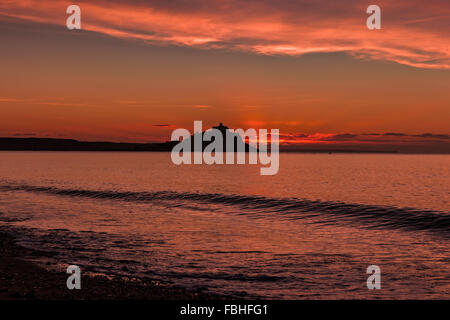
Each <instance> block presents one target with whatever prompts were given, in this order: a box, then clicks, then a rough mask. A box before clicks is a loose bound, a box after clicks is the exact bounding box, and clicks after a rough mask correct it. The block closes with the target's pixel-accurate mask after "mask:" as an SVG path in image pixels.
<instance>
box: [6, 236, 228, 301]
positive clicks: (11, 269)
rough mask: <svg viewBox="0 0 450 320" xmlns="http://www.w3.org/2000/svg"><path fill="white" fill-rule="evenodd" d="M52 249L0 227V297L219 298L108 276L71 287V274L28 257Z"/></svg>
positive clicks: (28, 298) (88, 278) (78, 298)
mask: <svg viewBox="0 0 450 320" xmlns="http://www.w3.org/2000/svg"><path fill="white" fill-rule="evenodd" d="M49 255H51V253H48V252H44V251H38V250H32V249H28V248H24V247H22V246H19V245H17V244H16V242H15V239H14V237H13V236H12V235H11V234H9V233H8V232H7V231H5V230H4V229H1V228H0V300H35V299H38V300H124V299H134V300H212V299H214V300H217V299H221V298H222V299H223V297H220V296H219V295H213V294H210V293H207V292H204V291H199V290H188V289H185V288H181V287H175V286H168V285H162V284H159V283H157V282H145V281H140V280H137V279H128V280H126V279H123V278H118V277H113V278H110V277H106V276H83V277H82V288H81V290H75V289H74V290H69V289H67V287H66V280H67V277H68V276H69V275H67V274H65V273H57V272H53V271H48V270H46V269H45V268H42V267H40V266H38V265H37V264H34V263H32V262H30V261H29V260H28V259H36V258H38V259H39V258H45V257H48V256H49Z"/></svg>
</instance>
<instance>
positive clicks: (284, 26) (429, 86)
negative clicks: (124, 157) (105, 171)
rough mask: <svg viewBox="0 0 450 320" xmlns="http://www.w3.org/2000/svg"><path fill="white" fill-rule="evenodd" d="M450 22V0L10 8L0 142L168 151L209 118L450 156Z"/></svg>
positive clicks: (5, 4) (22, 4)
mask: <svg viewBox="0 0 450 320" xmlns="http://www.w3.org/2000/svg"><path fill="white" fill-rule="evenodd" d="M71 4H77V5H79V6H80V8H81V27H82V30H68V29H67V28H66V19H67V17H68V16H69V15H68V14H66V8H67V7H68V6H69V5H71ZM369 4H377V5H379V6H380V7H381V30H368V29H367V27H366V19H367V17H368V14H367V13H366V8H367V6H368V5H369ZM449 17H450V2H449V1H448V0H428V1H419V0H409V1H406V0H398V1H374V2H373V3H372V2H371V3H368V2H365V1H356V0H342V1H323V0H316V1H312V0H296V1H288V0H278V1H271V0H248V1H237V0H190V1H185V0H164V1H163V0H154V1H140V0H139V1H136V0H133V1H126V2H125V1H115V0H113V1H92V0H90V1H74V2H68V1H58V0H40V1H32V0H20V1H8V0H6V1H5V0H3V1H2V2H0V49H1V50H0V69H1V70H2V72H1V74H2V77H1V78H0V136H17V137H26V136H28V137H32V136H35V137H60V138H61V137H63V138H75V139H79V140H90V141H93V140H107V141H125V142H150V141H165V140H168V139H169V138H170V133H171V132H172V131H173V130H174V129H176V128H187V129H190V130H192V127H193V121H194V120H202V121H203V123H204V126H205V128H206V127H210V126H212V125H216V124H218V123H219V122H223V123H224V124H226V125H228V126H229V127H232V128H244V129H245V128H250V127H251V128H267V129H271V128H277V129H280V138H281V140H282V142H283V143H286V144H298V145H312V144H313V145H315V144H328V145H329V144H338V143H341V144H349V145H352V144H370V145H373V144H380V143H381V144H386V143H388V144H394V145H395V144H417V145H419V144H420V145H427V144H428V145H434V146H439V147H438V148H449V146H450V139H449V134H450V132H449V124H450V51H449V45H450V19H449Z"/></svg>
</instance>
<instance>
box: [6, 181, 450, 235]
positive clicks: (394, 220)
mask: <svg viewBox="0 0 450 320" xmlns="http://www.w3.org/2000/svg"><path fill="white" fill-rule="evenodd" d="M0 191H25V192H37V193H45V194H50V195H56V196H66V197H84V198H90V199H108V200H120V201H131V202H152V201H170V202H175V204H180V203H185V202H186V201H188V202H194V203H198V204H201V203H205V204H207V203H212V204H221V205H225V206H232V207H238V208H239V209H241V210H240V211H239V214H242V215H253V216H259V215H261V214H269V215H271V216H273V214H274V213H276V217H280V218H285V219H289V220H297V219H306V218H315V220H316V222H317V223H323V224H333V223H340V222H353V223H358V224H363V225H365V226H367V227H370V228H382V229H385V228H388V229H404V230H424V231H432V232H438V233H439V234H441V235H448V236H450V213H448V212H442V211H436V210H423V209H416V208H400V207H394V206H378V205H365V204H356V203H345V202H337V201H320V200H308V199H297V198H270V197H264V196H256V195H233V194H231V195H229V194H220V193H189V192H175V191H156V192H117V191H99V190H97V191H96V190H81V189H60V188H55V187H39V186H30V185H0Z"/></svg>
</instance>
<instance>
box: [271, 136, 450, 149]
mask: <svg viewBox="0 0 450 320" xmlns="http://www.w3.org/2000/svg"><path fill="white" fill-rule="evenodd" d="M449 139H450V135H448V134H431V133H424V134H405V133H370V134H352V133H344V134H342V133H314V134H305V133H280V143H284V144H311V143H315V144H316V143H317V144H330V143H345V144H361V143H362V144H380V143H390V144H399V145H401V144H423V143H425V144H429V143H444V144H448V143H449V141H448V140H449ZM449 148H450V145H449Z"/></svg>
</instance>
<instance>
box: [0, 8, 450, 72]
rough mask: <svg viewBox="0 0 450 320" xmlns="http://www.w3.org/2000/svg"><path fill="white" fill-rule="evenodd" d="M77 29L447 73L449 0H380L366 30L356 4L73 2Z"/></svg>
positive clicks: (30, 15)
mask: <svg viewBox="0 0 450 320" xmlns="http://www.w3.org/2000/svg"><path fill="white" fill-rule="evenodd" d="M78 3H79V5H80V7H81V9H82V28H83V29H84V30H85V31H92V32H98V33H102V34H107V35H109V36H112V37H117V38H124V39H136V40H141V41H144V42H148V43H152V44H156V45H182V46H191V47H198V48H205V49H208V48H225V49H231V50H240V51H246V52H252V53H257V54H265V55H274V54H281V55H292V56H297V55H302V54H306V53H316V52H345V53H347V54H349V55H352V56H354V57H356V58H359V59H370V60H383V61H392V62H397V63H400V64H404V65H408V66H412V67H418V68H430V69H450V52H449V49H448V44H449V43H450V22H449V21H450V20H449V19H448V17H449V16H450V2H448V0H427V1H425V0H398V1H387V0H384V1H383V0H380V1H378V4H379V5H380V7H381V9H382V30H375V31H370V30H368V29H367V28H366V26H365V20H366V18H367V15H366V13H365V10H366V6H367V5H366V4H365V3H361V1H357V0H342V1H335V2H330V1H325V0H317V1H310V0H297V1H290V0H278V1H271V0H270V1H269V0H248V1H239V0H227V1H223V0H190V1H186V0H173V1H162V0H155V1H151V2H150V1H136V0H135V1H129V2H127V4H123V3H119V2H118V1H104V0H102V1H96V2H95V3H93V2H92V1H79V2H78ZM66 6H67V2H65V1H58V0H40V1H33V0H21V1H2V2H1V3H0V14H2V15H5V16H9V17H15V18H19V19H24V20H29V21H35V22H40V23H49V24H59V25H61V24H64V23H65V7H66Z"/></svg>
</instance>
